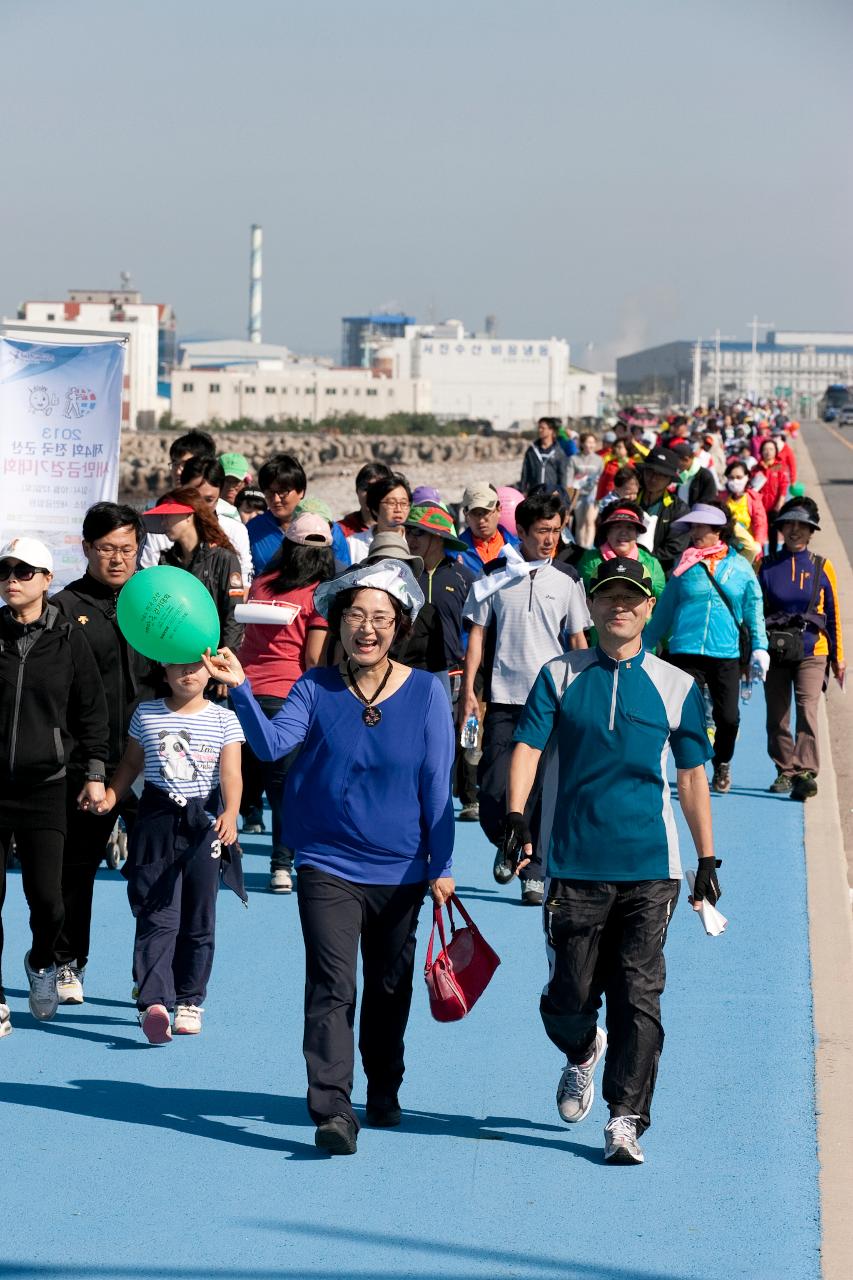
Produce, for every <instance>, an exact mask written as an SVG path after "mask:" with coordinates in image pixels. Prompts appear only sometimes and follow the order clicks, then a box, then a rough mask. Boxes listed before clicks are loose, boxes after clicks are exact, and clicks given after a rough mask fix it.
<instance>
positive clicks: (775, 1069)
mask: <svg viewBox="0 0 853 1280" xmlns="http://www.w3.org/2000/svg"><path fill="white" fill-rule="evenodd" d="M762 718H763V706H762V698H761V695H760V692H757V693H756V695H754V698H753V701H752V702H751V703H750V704H749V705H748V707H747V714H746V717H745V723H744V725H743V727H742V732H741V738H740V741H739V743H738V747H737V752H736V754H735V761H734V770H733V772H734V780H735V786H734V789H733V791H732V792H731V794H730V795H728V796H722V797H715V798H714V800H713V807H714V818H715V824H716V827H717V839H718V848H719V852H720V854H721V856H722V857H723V859H724V863H723V867H722V870H721V877H722V881H723V889H724V896H723V899H722V902H721V907H722V908H723V909H724V911H725V913H726V914H727V915H728V916H729V917H730V920H731V924H730V927H729V930H728V932H727V933H726V934H725V936H724V937H722V938H720V939H714V940H712V939H708V938H706V937H705V936H704V934H702V933H701V931H700V926H699V922H698V920H697V919H696V917H695V916H694V915H693V913H692V912H690V910H689V909H688V908H687V905H686V902H685V901H684V899H683V898H682V900H681V901H680V903H679V905H678V909H677V911H676V913H675V917H674V919H673V924H672V928H671V930H670V940H669V943H668V947H667V957H668V970H669V983H668V988H667V993H666V997H665V1008H664V1022H665V1026H666V1030H667V1042H666V1048H665V1051H664V1055H663V1058H662V1061H661V1070H660V1076H659V1081H658V1091H657V1094H656V1098H655V1110H654V1114H653V1125H652V1128H651V1130H650V1131H649V1133H648V1134H647V1135H646V1138H645V1139H644V1146H645V1150H646V1156H647V1163H646V1165H645V1166H644V1167H642V1168H628V1169H624V1168H623V1169H611V1168H605V1167H604V1166H603V1165H602V1160H601V1142H602V1126H603V1124H604V1121H605V1118H606V1116H605V1108H604V1106H603V1104H602V1102H601V1100H600V1098H597V1099H596V1101H595V1104H594V1107H593V1110H592V1113H591V1114H590V1116H589V1118H588V1119H587V1121H586V1122H585V1123H584V1124H582V1125H580V1126H578V1127H577V1128H575V1129H569V1128H566V1127H565V1126H564V1125H561V1124H560V1123H559V1121H558V1118H557V1115H556V1109H555V1106H554V1089H555V1086H556V1081H557V1077H558V1075H559V1071H560V1065H561V1064H560V1060H559V1056H558V1054H557V1053H556V1051H555V1050H554V1049H553V1047H552V1046H551V1045H550V1044H549V1042H548V1041H547V1040H546V1038H545V1036H544V1033H543V1031H542V1028H541V1024H540V1021H539V1017H538V1012H537V1003H538V993H539V991H540V989H541V987H542V983H543V980H544V977H545V958H544V949H543V939H542V934H541V923H540V918H539V913H538V912H537V911H535V910H531V909H529V908H522V907H521V906H520V905H519V904H518V901H517V898H516V896H515V894H514V893H510V892H508V891H505V890H500V889H498V888H497V887H496V886H495V884H494V882H493V881H492V879H491V875H490V862H491V854H490V850H489V848H488V847H487V845H486V842H485V840H484V838H483V837H482V836H481V835H480V833H479V831H478V830H477V829H472V828H471V827H463V826H460V828H459V838H458V848H457V858H456V874H457V877H458V881H459V883H460V885H461V886H465V887H464V888H463V890H462V892H463V896H464V898H465V899H466V901H467V902H468V903H469V905H470V907H471V909H472V911H473V912H474V915H475V918H476V919H477V921H478V923H479V924H480V926H481V928H482V929H483V931H484V933H485V935H486V937H487V938H489V940H490V941H491V942H492V943H493V945H494V946H495V947H496V949H497V950H498V952H499V954H500V955H501V957H502V960H503V963H502V965H501V967H500V969H499V970H498V972H497V974H496V976H495V980H494V983H493V985H492V987H491V988H490V989H489V991H488V992H487V993H486V995H485V997H484V998H483V1001H482V1003H481V1005H479V1006H478V1007H477V1008H476V1009H475V1010H474V1012H473V1014H472V1015H471V1017H470V1018H468V1019H466V1021H465V1022H463V1023H461V1024H458V1025H455V1026H439V1025H437V1024H435V1023H433V1022H431V1020H430V1018H429V1016H428V1014H427V1010H426V999H425V992H424V990H423V984H422V982H421V981H420V980H418V983H417V988H416V991H415V1002H414V1009H413V1017H412V1024H411V1027H410V1034H409V1037H408V1046H407V1048H408V1060H409V1071H408V1075H407V1079H406V1085H405V1089H404V1095H403V1104H404V1107H405V1109H406V1114H405V1118H404V1124H403V1126H402V1128H401V1129H399V1130H396V1131H391V1132H375V1131H363V1134H362V1137H361V1140H360V1146H359V1152H358V1155H357V1156H355V1157H354V1158H351V1159H348V1158H340V1159H329V1158H326V1157H322V1156H318V1155H317V1154H316V1153H315V1150H314V1147H313V1144H312V1138H313V1134H312V1129H311V1127H310V1124H309V1122H308V1119H307V1116H306V1114H305V1109H304V1102H303V1098H304V1070H303V1064H302V1059H301V1054H300V1035H301V1028H300V1021H301V1017H300V1015H301V988H302V981H303V962H302V953H301V946H300V940H299V931H298V925H297V917H296V903H295V901H294V900H293V899H282V898H273V897H271V896H269V895H268V894H266V893H264V892H263V886H264V884H265V882H266V870H265V859H264V857H263V854H262V849H261V843H260V838H259V837H250V838H249V839H247V841H246V844H247V848H248V849H249V850H251V852H250V853H249V856H248V857H247V860H246V862H247V882H248V885H249V888H250V895H251V902H250V909H249V910H248V911H244V910H243V909H242V908H241V907H240V905H239V904H238V902H237V900H236V899H235V898H234V897H233V896H232V895H231V894H227V893H226V894H224V895H222V897H221V898H220V902H219V930H218V937H217V956H216V964H215V966H214V973H213V982H212V987H211V993H210V996H209V999H208V1002H207V1022H206V1026H205V1030H204V1033H203V1034H202V1036H201V1037H199V1038H198V1039H197V1040H191V1039H184V1040H182V1041H176V1042H174V1043H173V1044H171V1045H170V1046H168V1047H164V1048H161V1049H154V1048H151V1047H149V1046H147V1045H145V1044H144V1042H143V1041H142V1038H141V1033H140V1032H139V1030H138V1028H137V1027H136V1026H135V1022H134V1015H133V1009H132V1007H131V1006H130V1004H129V1001H128V997H129V987H130V949H131V937H132V921H131V917H130V914H129V911H128V908H127V900H126V894H125V888H124V882H123V881H122V880H121V878H120V877H119V876H117V875H115V874H114V873H109V872H106V871H103V872H102V873H101V875H100V878H99V881H98V884H97V886H96V900H95V909H96V910H95V930H94V947H93V951H94V958H93V960H92V962H91V965H90V976H89V980H88V983H87V992H88V994H89V996H90V997H91V998H90V999H87V1003H86V1004H85V1005H84V1006H83V1007H82V1008H80V1009H63V1010H60V1012H59V1014H58V1016H57V1018H56V1019H55V1020H54V1021H53V1022H50V1023H47V1024H42V1025H38V1024H36V1023H35V1022H34V1021H33V1019H32V1018H30V1017H29V1015H28V1014H27V1013H26V1012H25V1009H26V1000H25V998H24V993H23V990H22V976H23V975H22V956H23V953H24V950H25V946H26V933H25V908H24V903H23V897H22V893H21V887H20V882H19V878H18V876H17V875H16V874H15V875H12V876H11V877H10V886H9V894H8V898H7V901H6V907H5V912H4V917H5V921H6V926H7V931H6V954H5V957H4V959H5V976H6V980H7V984H8V988H10V990H9V997H10V1001H9V1002H10V1004H11V1006H12V1013H13V1018H14V1022H15V1031H14V1034H13V1035H11V1036H9V1037H8V1038H6V1039H4V1040H3V1041H2V1042H0V1135H2V1136H0V1149H1V1150H2V1155H3V1223H4V1226H3V1233H2V1234H3V1248H2V1257H0V1277H3V1278H4V1280H114V1278H116V1280H118V1278H121V1280H149V1278H150V1277H158V1278H160V1280H196V1278H198V1280H405V1278H416V1280H435V1278H436V1277H441V1280H472V1278H473V1277H481V1276H483V1277H490V1278H494V1277H512V1278H513V1280H689V1278H695V1280H733V1277H746V1278H748V1280H780V1277H790V1278H791V1280H817V1278H818V1275H819V1264H818V1243H819V1231H818V1217H819V1208H818V1192H817V1158H816V1147H815V1143H816V1138H815V1118H814V1116H815V1104H814V1090H813V1032H812V1020H811V991H810V985H809V982H810V970H809V958H808V938H807V916H806V885H805V875H804V852H803V811H802V807H801V806H800V805H797V804H795V803H794V802H793V801H791V800H789V799H787V798H785V797H776V796H771V795H768V793H767V792H766V790H765V788H766V787H767V784H768V782H769V780H770V777H771V774H772V769H771V768H770V766H769V763H768V761H767V757H766V754H765V751H764V743H763V729H762ZM620 820H621V821H630V797H629V796H616V797H614V824H615V823H618V822H619V821H620ZM681 825H682V830H683V824H681ZM424 923H425V920H422V925H421V930H420V945H419V964H420V963H422V960H423V953H424V949H425V930H424V928H423V924H424ZM355 1096H356V1099H357V1100H358V1101H359V1102H362V1101H363V1098H364V1083H363V1080H362V1079H361V1076H360V1073H358V1074H357V1080H356V1090H355Z"/></svg>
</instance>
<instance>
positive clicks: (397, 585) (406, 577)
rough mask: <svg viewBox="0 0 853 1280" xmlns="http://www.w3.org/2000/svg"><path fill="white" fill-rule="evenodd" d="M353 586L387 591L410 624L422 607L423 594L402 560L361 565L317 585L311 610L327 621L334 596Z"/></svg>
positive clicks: (349, 589)
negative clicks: (313, 608)
mask: <svg viewBox="0 0 853 1280" xmlns="http://www.w3.org/2000/svg"><path fill="white" fill-rule="evenodd" d="M353 587H373V588H374V589H375V590H376V591H387V593H388V595H389V596H393V597H394V599H395V600H399V602H400V604H401V605H402V606H403V610H404V612H405V613H407V614H408V615H409V617H410V618H411V620H412V622H414V620H415V618H416V617H417V616H418V613H419V611H420V610H421V609H422V608H423V604H424V593H423V592H422V591H421V589H420V587H419V586H418V584H417V581H416V579H415V576H414V574H413V573H412V571H411V569H410V568H409V566H408V565H407V564H404V563H403V561H402V560H377V561H376V562H375V563H374V564H367V563H362V564H359V565H356V566H355V568H353V569H347V570H345V572H344V573H341V574H338V576H337V578H332V579H331V581H330V582H321V583H320V585H319V587H317V588H316V590H315V591H314V607H315V609H316V610H317V612H318V613H319V614H320V615H321V616H322V617H324V618H328V616H329V609H330V608H331V605H332V601H333V600H334V598H335V596H337V595H340V593H341V592H342V591H351V590H352V589H353Z"/></svg>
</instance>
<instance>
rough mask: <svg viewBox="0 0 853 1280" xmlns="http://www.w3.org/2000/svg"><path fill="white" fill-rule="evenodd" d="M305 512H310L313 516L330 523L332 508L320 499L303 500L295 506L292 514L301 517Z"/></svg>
mask: <svg viewBox="0 0 853 1280" xmlns="http://www.w3.org/2000/svg"><path fill="white" fill-rule="evenodd" d="M305 511H310V513H311V515H313V516H322V517H323V519H324V520H328V522H329V524H331V523H332V519H333V517H332V508H331V507H330V506H329V504H328V502H324V501H323V499H322V498H303V499H302V501H301V502H298V503H297V504H296V507H295V508H294V511H293V514H294V515H295V516H301V515H302V514H303V513H304V512H305Z"/></svg>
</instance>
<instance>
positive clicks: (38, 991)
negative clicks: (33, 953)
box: [24, 951, 59, 1022]
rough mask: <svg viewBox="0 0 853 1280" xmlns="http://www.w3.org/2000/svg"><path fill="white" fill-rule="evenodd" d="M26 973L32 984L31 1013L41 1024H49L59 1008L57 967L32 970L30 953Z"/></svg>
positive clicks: (27, 957)
mask: <svg viewBox="0 0 853 1280" xmlns="http://www.w3.org/2000/svg"><path fill="white" fill-rule="evenodd" d="M24 971H25V973H26V975H27V981H28V982H29V984H30V1013H31V1014H32V1015H33V1017H34V1018H38V1020H39V1022H47V1021H48V1020H49V1019H50V1018H52V1017H53V1015H54V1014H55V1013H56V1010H57V1008H58V1007H59V996H58V995H57V994H56V965H55V964H52V965H49V966H48V967H47V968H46V969H31V968H30V953H29V951H28V952H27V954H26V955H25V956H24Z"/></svg>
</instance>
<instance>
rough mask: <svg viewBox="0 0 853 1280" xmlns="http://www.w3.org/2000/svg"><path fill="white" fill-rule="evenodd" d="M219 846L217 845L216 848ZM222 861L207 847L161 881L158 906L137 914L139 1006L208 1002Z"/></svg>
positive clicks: (135, 955)
mask: <svg viewBox="0 0 853 1280" xmlns="http://www.w3.org/2000/svg"><path fill="white" fill-rule="evenodd" d="M218 848H219V845H218V843H217V844H216V845H214V850H218ZM219 862H220V857H219V855H218V853H217V855H216V856H215V857H214V856H211V852H210V849H209V847H206V846H203V847H202V848H201V849H199V851H198V852H197V853H196V854H195V855H194V856H193V857H191V858H189V859H187V860H184V861H182V862H178V863H175V864H174V865H173V866H172V867H170V868H169V869H168V871H167V873H166V874H165V875H164V877H163V881H161V886H162V888H163V889H164V892H163V893H162V894H160V895H159V904H158V906H157V908H156V909H143V910H142V911H141V912H140V914H139V915H137V917H136V940H135V942H134V947H133V974H134V977H135V978H136V982H137V986H138V987H139V996H138V998H137V1001H136V1004H137V1008H139V1009H147V1008H148V1007H149V1006H150V1005H152V1004H164V1005H165V1006H166V1008H167V1009H171V1008H173V1007H174V1006H175V1005H176V1004H195V1005H201V1004H203V1003H204V997H205V995H206V994H207V983H208V980H209V979H210V971H211V969H212V967H213V946H214V930H215V926H216V895H217V893H218V891H219ZM129 879H130V877H129ZM130 889H131V891H132V882H131V885H130Z"/></svg>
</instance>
